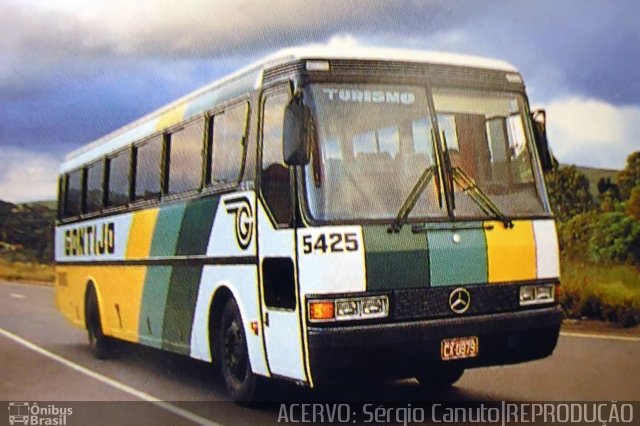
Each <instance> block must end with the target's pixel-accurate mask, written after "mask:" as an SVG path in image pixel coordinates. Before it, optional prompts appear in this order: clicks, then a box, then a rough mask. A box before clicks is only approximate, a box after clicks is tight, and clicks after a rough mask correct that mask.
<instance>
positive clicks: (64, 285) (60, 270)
mask: <svg viewBox="0 0 640 426" xmlns="http://www.w3.org/2000/svg"><path fill="white" fill-rule="evenodd" d="M81 269H82V267H78V266H67V265H57V266H56V284H55V291H56V306H57V307H58V310H59V311H60V312H61V313H62V314H63V315H64V317H65V318H66V319H67V320H69V321H70V322H71V323H72V324H73V325H75V326H76V327H80V328H84V327H85V325H84V294H85V288H86V275H84V273H83V271H82V270H81Z"/></svg>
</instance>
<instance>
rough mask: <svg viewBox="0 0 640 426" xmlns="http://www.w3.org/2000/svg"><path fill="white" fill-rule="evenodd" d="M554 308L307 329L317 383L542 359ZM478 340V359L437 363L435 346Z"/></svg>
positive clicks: (550, 342)
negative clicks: (460, 339) (455, 340)
mask: <svg viewBox="0 0 640 426" xmlns="http://www.w3.org/2000/svg"><path fill="white" fill-rule="evenodd" d="M562 316H563V314H562V310H561V308H560V307H559V306H553V307H547V308H537V309H530V310H526V311H517V312H505V313H497V314H486V315H475V316H463V317H456V318H444V319H432V320H420V321H406V322H396V323H387V324H375V325H352V326H338V327H309V329H308V338H309V361H310V364H311V374H312V376H313V380H314V382H316V383H322V382H327V381H334V380H336V379H344V378H346V377H351V378H357V377H363V376H365V377H366V376H369V377H371V376H372V375H373V376H375V377H380V376H384V377H396V378H400V377H414V376H416V375H419V374H422V373H425V372H426V371H427V370H429V369H432V368H434V367H435V368H437V367H438V366H444V365H451V366H453V365H456V366H458V367H461V368H474V367H483V366H490V365H501V364H513V363H518V362H524V361H530V360H534V359H539V358H544V357H546V356H548V355H550V354H551V353H552V352H553V349H554V348H555V346H556V343H557V340H558V333H559V331H560V324H561V323H562ZM466 336H477V337H478V340H479V351H478V356H477V357H475V358H469V359H460V360H451V361H442V360H441V358H440V342H441V340H442V339H445V338H451V337H466Z"/></svg>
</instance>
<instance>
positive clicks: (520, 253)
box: [484, 220, 537, 283]
mask: <svg viewBox="0 0 640 426" xmlns="http://www.w3.org/2000/svg"><path fill="white" fill-rule="evenodd" d="M484 225H485V235H486V237H487V270H488V274H489V283H501V282H513V281H518V280H533V279H535V278H536V276H537V275H536V274H537V272H536V242H535V238H534V234H533V224H532V222H531V221H528V220H527V221H514V222H513V228H505V227H504V225H503V224H502V222H498V221H488V222H485V223H484Z"/></svg>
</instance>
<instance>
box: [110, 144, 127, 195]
mask: <svg viewBox="0 0 640 426" xmlns="http://www.w3.org/2000/svg"><path fill="white" fill-rule="evenodd" d="M130 173H131V151H130V150H129V149H127V150H126V151H122V152H120V153H119V154H117V155H116V156H115V157H112V158H110V159H109V188H108V192H107V206H109V207H113V206H122V205H125V204H127V203H128V202H129V174H130Z"/></svg>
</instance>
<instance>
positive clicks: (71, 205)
mask: <svg viewBox="0 0 640 426" xmlns="http://www.w3.org/2000/svg"><path fill="white" fill-rule="evenodd" d="M83 173H84V170H76V171H75V172H71V173H69V174H68V175H67V190H66V191H65V193H66V196H67V199H66V202H65V203H64V213H65V217H73V216H80V213H81V212H82V175H83Z"/></svg>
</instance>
